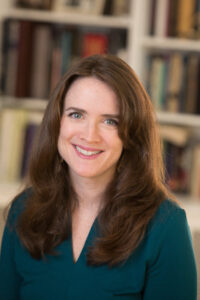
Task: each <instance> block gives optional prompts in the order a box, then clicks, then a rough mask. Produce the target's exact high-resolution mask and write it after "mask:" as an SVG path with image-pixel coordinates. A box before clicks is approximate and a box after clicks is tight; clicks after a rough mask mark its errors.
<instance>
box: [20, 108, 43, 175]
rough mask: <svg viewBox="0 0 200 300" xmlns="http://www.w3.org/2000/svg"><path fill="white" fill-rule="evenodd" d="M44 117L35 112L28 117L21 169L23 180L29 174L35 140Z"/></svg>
mask: <svg viewBox="0 0 200 300" xmlns="http://www.w3.org/2000/svg"><path fill="white" fill-rule="evenodd" d="M42 115H43V114H42V113H39V112H35V113H31V114H29V116H28V120H27V124H26V126H25V134H24V141H23V148H22V163H21V167H20V177H21V178H23V177H24V176H25V175H26V174H27V170H28V166H29V159H30V156H31V151H32V147H33V143H34V139H35V136H36V134H37V131H38V128H39V125H40V123H41V121H42Z"/></svg>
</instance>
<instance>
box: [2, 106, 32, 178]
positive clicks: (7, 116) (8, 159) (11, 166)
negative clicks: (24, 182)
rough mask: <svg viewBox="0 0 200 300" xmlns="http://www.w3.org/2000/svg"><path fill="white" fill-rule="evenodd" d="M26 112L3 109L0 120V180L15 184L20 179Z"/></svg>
mask: <svg viewBox="0 0 200 300" xmlns="http://www.w3.org/2000/svg"><path fill="white" fill-rule="evenodd" d="M26 121H27V112H26V111H24V110H20V109H19V110H14V109H4V110H3V112H2V118H1V137H0V139H1V140H0V180H1V181H2V182H4V181H5V182H15V181H18V180H19V178H20V167H21V162H22V147H23V140H24V133H25V131H24V129H25V125H26Z"/></svg>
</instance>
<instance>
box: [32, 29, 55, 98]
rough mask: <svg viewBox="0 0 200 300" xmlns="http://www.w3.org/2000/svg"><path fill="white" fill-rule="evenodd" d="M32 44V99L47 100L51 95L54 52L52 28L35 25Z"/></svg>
mask: <svg viewBox="0 0 200 300" xmlns="http://www.w3.org/2000/svg"><path fill="white" fill-rule="evenodd" d="M32 43H33V53H32V68H31V74H30V77H31V79H30V97H33V98H39V99H42V98H44V99H45V98H47V97H48V95H49V77H50V76H49V74H50V64H51V51H52V38H51V32H50V27H49V26H48V25H45V24H37V25H35V26H34V29H33V42H32Z"/></svg>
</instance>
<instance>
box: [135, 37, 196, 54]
mask: <svg viewBox="0 0 200 300" xmlns="http://www.w3.org/2000/svg"><path fill="white" fill-rule="evenodd" d="M141 45H142V46H143V47H144V48H150V49H154V50H164V51H166V50H178V51H194V52H200V40H190V39H182V38H169V37H147V36H146V37H143V38H141Z"/></svg>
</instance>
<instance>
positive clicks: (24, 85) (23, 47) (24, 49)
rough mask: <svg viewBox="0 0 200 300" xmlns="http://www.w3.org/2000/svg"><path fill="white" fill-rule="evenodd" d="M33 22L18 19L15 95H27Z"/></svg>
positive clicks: (28, 91)
mask: <svg viewBox="0 0 200 300" xmlns="http://www.w3.org/2000/svg"><path fill="white" fill-rule="evenodd" d="M33 26H34V25H33V22H30V21H20V29H19V31H20V32H19V49H18V59H17V82H16V90H15V96H16V97H29V93H30V74H31V67H32V63H31V62H32V49H33Z"/></svg>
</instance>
